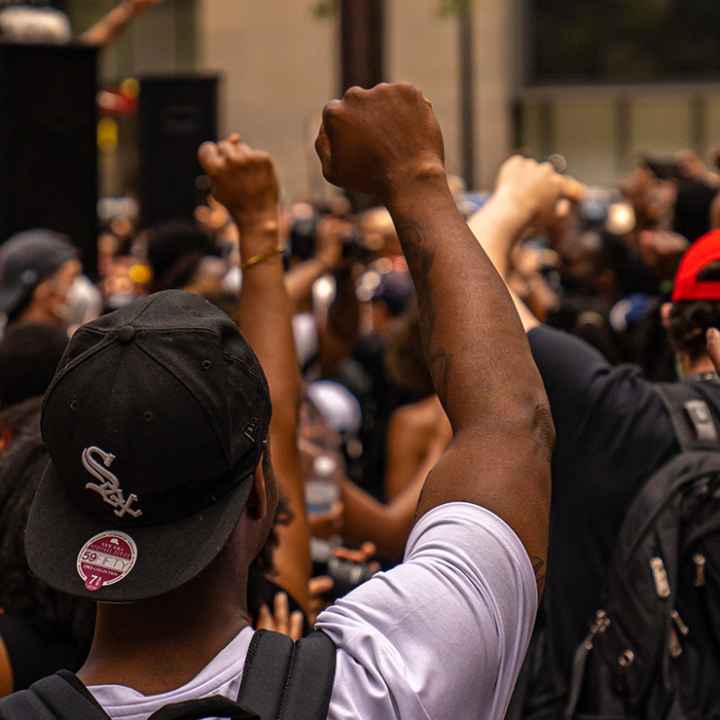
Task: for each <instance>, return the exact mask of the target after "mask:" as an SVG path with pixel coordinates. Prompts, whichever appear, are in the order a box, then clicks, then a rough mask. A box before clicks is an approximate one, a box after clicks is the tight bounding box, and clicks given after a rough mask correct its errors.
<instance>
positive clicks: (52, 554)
mask: <svg viewBox="0 0 720 720" xmlns="http://www.w3.org/2000/svg"><path fill="white" fill-rule="evenodd" d="M253 475H254V473H250V474H249V475H248V476H247V477H246V478H244V479H243V480H242V482H240V483H239V485H238V487H237V488H235V489H234V490H233V491H232V492H231V493H229V494H228V495H226V496H225V497H223V498H222V499H221V500H220V501H218V502H217V503H215V504H214V505H212V506H210V507H208V508H205V509H204V510H202V511H201V512H199V513H197V514H196V515H193V516H191V517H189V518H186V519H184V520H181V521H179V522H175V523H172V524H168V525H153V526H147V527H136V528H128V527H127V526H121V525H119V524H118V525H114V524H113V523H112V521H111V520H110V521H109V522H107V523H105V522H99V521H98V520H97V518H93V517H89V516H88V515H86V514H85V513H83V512H81V511H80V510H78V509H77V508H76V507H75V506H74V505H73V503H72V502H70V500H69V499H68V497H67V495H66V493H65V490H64V488H63V486H62V484H61V482H60V481H59V478H58V476H57V473H56V471H55V468H54V467H53V465H52V462H51V463H49V464H48V467H47V469H46V470H45V473H44V475H43V478H42V480H41V482H40V486H39V488H38V491H37V494H36V496H35V499H34V501H33V505H32V508H31V511H30V517H29V519H28V525H27V529H26V533H25V552H26V555H27V561H28V565H29V566H30V569H31V571H32V572H33V573H34V574H35V575H37V576H38V577H39V578H40V579H41V580H43V581H44V582H46V583H47V584H48V585H50V586H51V587H53V588H55V589H56V590H59V591H61V592H64V593H68V594H69V595H74V596H76V597H84V598H87V599H88V600H94V601H96V602H134V601H137V600H144V599H147V598H151V597H157V596H159V595H164V594H165V593H168V592H170V591H171V590H174V589H176V588H178V587H180V586H181V585H184V584H185V583H186V582H188V581H189V580H192V579H193V578H194V577H196V576H197V575H198V574H199V573H200V572H202V571H203V570H204V569H205V568H206V567H207V566H208V565H209V564H210V563H211V562H212V561H213V560H214V559H215V558H216V557H217V556H218V554H219V553H220V551H221V550H222V549H223V547H224V546H225V544H226V543H227V540H228V538H229V537H230V534H231V533H232V531H233V530H234V529H235V527H236V526H237V523H238V521H239V519H240V516H241V515H242V512H243V510H244V508H245V504H246V502H247V499H248V497H249V495H250V490H251V488H252V485H253ZM106 531H107V532H113V531H115V532H119V533H123V534H125V535H128V536H130V537H131V538H132V539H133V541H134V542H135V545H136V546H137V558H136V560H135V565H134V567H133V568H132V570H131V571H130V572H129V573H128V574H127V576H126V577H125V578H123V579H122V580H120V581H119V582H116V583H114V584H112V585H107V586H105V587H102V588H101V589H99V590H97V591H94V592H92V591H90V590H88V589H87V588H86V586H85V581H84V580H83V579H82V578H81V577H80V574H79V572H78V569H77V562H78V555H79V553H80V551H81V549H82V548H83V546H84V545H85V543H87V542H88V541H89V540H90V539H91V538H93V537H94V536H95V535H97V534H99V533H104V532H106Z"/></svg>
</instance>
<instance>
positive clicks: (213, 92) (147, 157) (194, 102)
mask: <svg viewBox="0 0 720 720" xmlns="http://www.w3.org/2000/svg"><path fill="white" fill-rule="evenodd" d="M218 86H219V77H218V76H216V75H212V76H208V75H203V76H185V77H144V78H142V79H141V81H140V115H139V120H140V183H139V185H140V207H141V225H142V226H143V227H149V226H151V225H155V224H157V223H161V222H167V221H168V220H177V219H185V220H191V219H192V218H193V214H194V211H195V207H196V206H197V204H198V201H199V198H200V193H199V192H198V187H197V179H198V177H200V176H201V175H202V174H203V172H202V169H201V168H200V164H199V163H198V159H197V151H198V148H199V147H200V145H201V144H202V143H204V142H205V141H207V140H216V139H217V135H218Z"/></svg>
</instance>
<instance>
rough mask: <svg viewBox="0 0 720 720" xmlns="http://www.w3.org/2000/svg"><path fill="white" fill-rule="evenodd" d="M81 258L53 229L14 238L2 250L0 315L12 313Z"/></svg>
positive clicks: (0, 262) (28, 231) (27, 233)
mask: <svg viewBox="0 0 720 720" xmlns="http://www.w3.org/2000/svg"><path fill="white" fill-rule="evenodd" d="M77 259H78V252H77V250H76V249H75V248H74V247H73V245H72V244H71V243H70V241H69V240H68V238H67V237H65V236H64V235H60V234H58V233H56V232H53V231H52V230H27V231H25V232H21V233H18V234H17V235H13V237H11V238H10V239H9V240H8V241H7V242H6V243H5V244H4V245H3V246H2V248H0V312H4V313H5V314H10V313H12V312H13V311H14V310H16V309H17V308H18V307H19V306H21V305H22V304H23V303H24V302H25V301H26V300H27V299H28V297H29V296H30V294H31V293H32V291H33V290H34V289H35V288H36V287H37V286H38V285H39V284H40V283H41V282H43V280H47V278H49V277H50V276H51V275H52V274H53V273H55V272H57V271H58V270H59V269H60V268H61V267H62V266H63V265H64V264H65V263H66V262H68V261H69V260H77Z"/></svg>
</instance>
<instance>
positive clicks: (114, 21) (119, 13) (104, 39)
mask: <svg viewBox="0 0 720 720" xmlns="http://www.w3.org/2000/svg"><path fill="white" fill-rule="evenodd" d="M134 17H135V11H134V10H133V7H132V5H130V3H128V2H122V3H120V5H118V6H117V7H115V8H113V9H112V10H111V11H110V12H109V13H108V14H107V15H105V16H104V17H103V18H102V19H101V20H99V21H98V22H97V23H95V25H93V26H92V27H91V28H90V29H89V30H87V31H86V32H84V33H83V34H82V35H81V36H80V42H82V43H85V44H86V45H97V46H98V47H104V46H105V45H109V44H110V43H111V42H112V41H113V40H114V39H115V38H116V37H117V36H118V35H119V34H120V33H121V32H122V31H123V30H124V29H125V27H126V26H127V25H128V24H129V23H130V22H131V20H132V19H133V18H134Z"/></svg>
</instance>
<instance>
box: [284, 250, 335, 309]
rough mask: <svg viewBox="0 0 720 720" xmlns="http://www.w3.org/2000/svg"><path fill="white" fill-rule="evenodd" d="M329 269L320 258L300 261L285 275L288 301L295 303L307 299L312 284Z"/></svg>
mask: <svg viewBox="0 0 720 720" xmlns="http://www.w3.org/2000/svg"><path fill="white" fill-rule="evenodd" d="M329 270H330V267H329V266H328V264H327V263H326V262H325V261H324V260H323V259H322V258H317V257H315V258H311V259H310V260H306V261H305V262H301V263H299V264H298V265H296V266H295V267H294V268H292V269H291V270H290V271H289V272H288V273H287V275H285V287H286V288H287V293H288V296H289V297H290V301H291V302H292V303H293V304H294V305H295V306H297V305H299V304H300V303H302V302H304V301H305V300H307V299H308V298H309V297H310V295H311V294H312V289H313V285H314V284H315V283H316V281H317V280H319V279H320V278H321V277H322V276H323V275H325V274H326V273H327V272H328V271H329Z"/></svg>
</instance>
